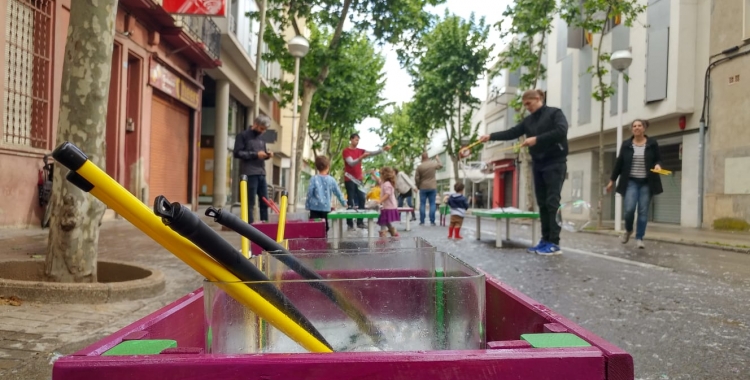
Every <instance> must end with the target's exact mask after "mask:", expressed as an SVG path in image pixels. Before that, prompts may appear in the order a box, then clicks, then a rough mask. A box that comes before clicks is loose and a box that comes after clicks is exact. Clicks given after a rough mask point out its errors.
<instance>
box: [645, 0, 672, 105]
mask: <svg viewBox="0 0 750 380" xmlns="http://www.w3.org/2000/svg"><path fill="white" fill-rule="evenodd" d="M669 12H670V9H669V0H651V1H650V3H649V6H648V8H647V9H646V13H647V16H648V25H649V27H648V30H647V32H646V36H647V37H646V38H647V41H646V99H645V100H646V103H649V102H655V101H659V100H663V99H666V98H667V79H668V77H669V66H668V65H669V26H670V25H669Z"/></svg>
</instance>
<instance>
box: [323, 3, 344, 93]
mask: <svg viewBox="0 0 750 380" xmlns="http://www.w3.org/2000/svg"><path fill="white" fill-rule="evenodd" d="M351 5H352V0H344V7H343V8H342V9H341V16H340V17H339V23H338V25H336V31H334V32H333V36H332V37H331V43H330V44H328V50H329V51H331V52H334V53H335V52H336V50H338V47H339V43H340V42H341V34H342V33H343V32H344V23H345V22H346V16H347V15H348V13H349V7H351ZM329 69H330V65H329V64H326V65H324V66H323V67H322V68H321V70H320V74H318V78H317V81H318V83H323V81H325V80H326V78H327V77H328V72H329Z"/></svg>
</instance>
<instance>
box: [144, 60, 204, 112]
mask: <svg viewBox="0 0 750 380" xmlns="http://www.w3.org/2000/svg"><path fill="white" fill-rule="evenodd" d="M148 84H150V85H151V86H152V87H154V88H157V89H159V90H160V91H162V92H164V93H165V94H167V95H169V96H171V97H173V98H175V99H177V100H179V101H181V102H183V103H185V104H187V105H188V106H190V107H192V108H194V109H198V108H200V107H199V106H200V98H199V96H198V87H196V86H195V85H193V84H192V83H190V82H188V81H186V80H183V79H180V77H178V76H177V75H176V74H174V73H173V72H171V71H169V70H168V69H167V68H166V67H164V66H162V65H160V64H159V63H157V62H156V61H154V60H151V70H150V73H149V76H148Z"/></svg>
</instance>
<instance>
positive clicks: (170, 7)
mask: <svg viewBox="0 0 750 380" xmlns="http://www.w3.org/2000/svg"><path fill="white" fill-rule="evenodd" d="M162 7H163V8H164V10H165V11H167V12H168V13H172V14H179V15H190V16H220V17H224V16H226V9H227V7H226V0H163V2H162Z"/></svg>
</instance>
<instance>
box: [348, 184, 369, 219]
mask: <svg viewBox="0 0 750 380" xmlns="http://www.w3.org/2000/svg"><path fill="white" fill-rule="evenodd" d="M344 187H345V188H346V197H347V200H346V203H347V204H348V206H349V208H354V206H357V207H359V209H360V210H364V209H365V194H363V193H362V192H361V191H359V188H357V184H356V183H354V182H352V181H344ZM364 223H365V222H364V220H362V219H357V225H358V226H359V225H363V224H364ZM346 225H347V226H349V227H354V221H353V219H347V220H346Z"/></svg>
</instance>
